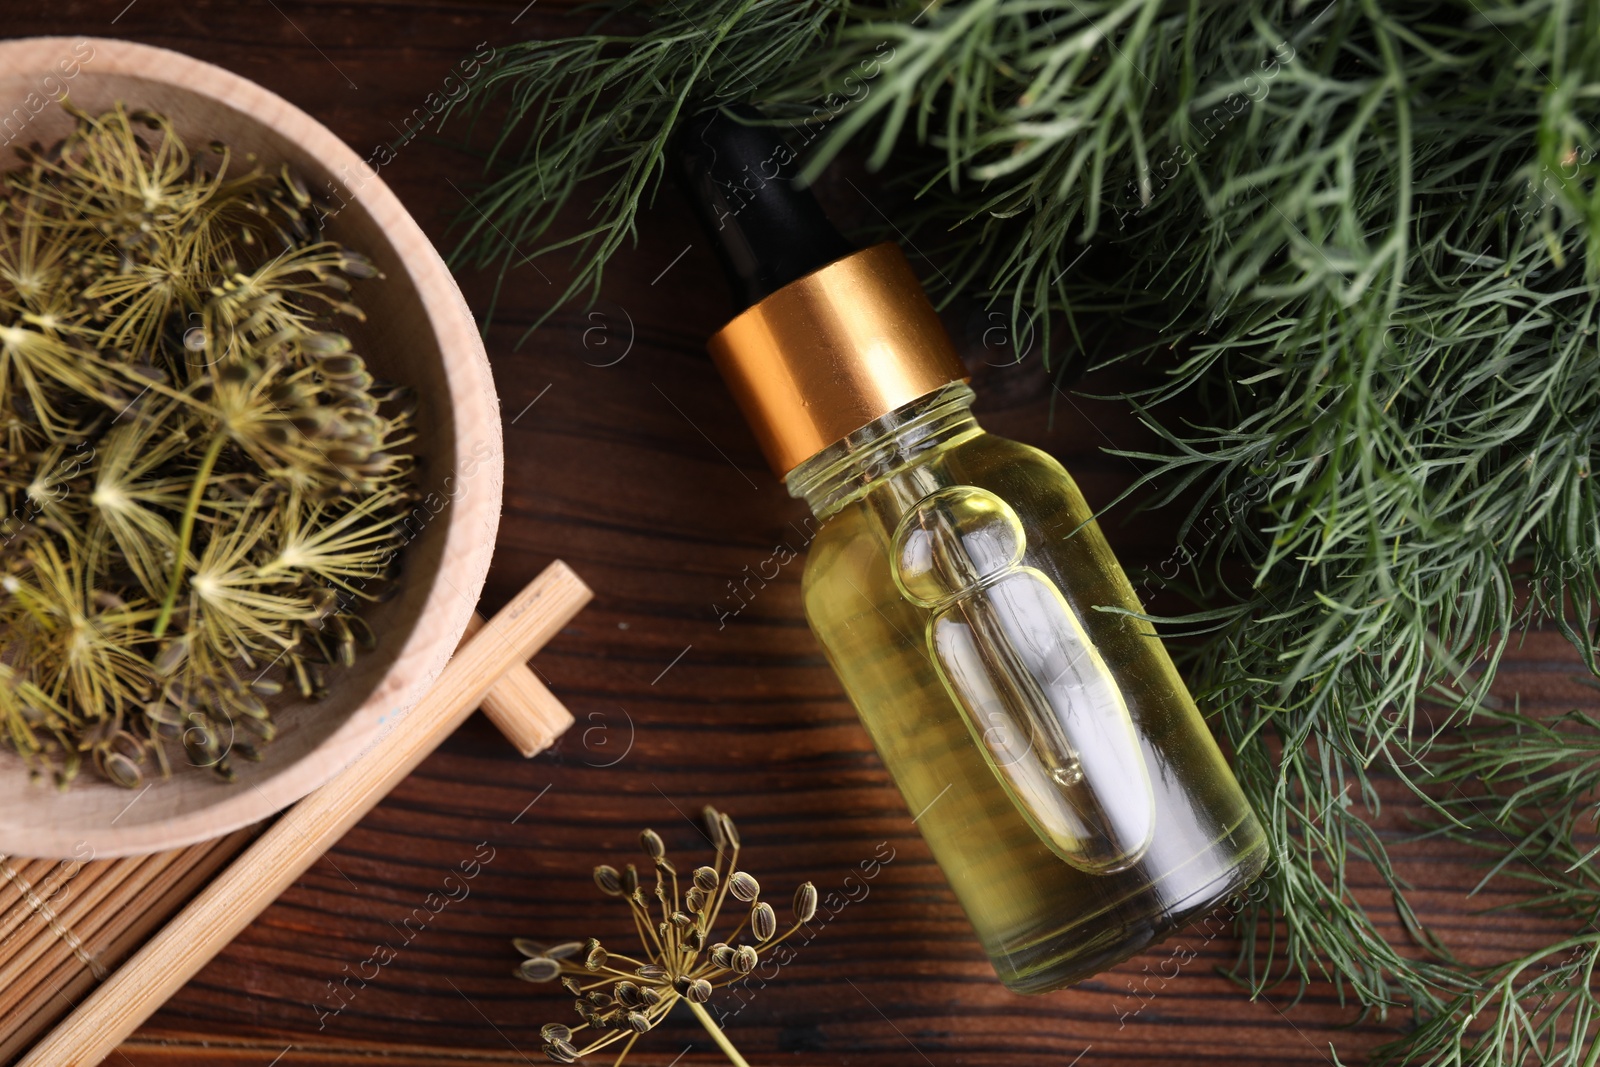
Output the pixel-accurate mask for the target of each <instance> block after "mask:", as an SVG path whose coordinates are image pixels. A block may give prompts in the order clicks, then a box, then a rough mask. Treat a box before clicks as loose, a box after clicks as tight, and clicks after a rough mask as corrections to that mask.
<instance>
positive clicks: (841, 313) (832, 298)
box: [707, 242, 968, 478]
mask: <svg viewBox="0 0 1600 1067" xmlns="http://www.w3.org/2000/svg"><path fill="white" fill-rule="evenodd" d="M707 347H708V348H709V349H710V350H711V357H712V359H713V360H715V361H716V364H717V369H718V370H720V371H721V372H722V377H723V378H724V379H725V380H726V381H727V383H728V388H729V389H730V390H731V391H732V392H733V396H734V399H735V400H737V401H738V403H739V407H740V409H741V410H743V412H744V415H745V418H746V419H748V420H749V422H750V426H751V428H752V429H753V430H754V431H755V434H756V438H757V440H758V441H759V442H760V444H761V450H762V451H763V452H764V453H765V454H766V457H767V461H768V462H769V463H771V464H772V469H773V470H774V471H776V472H777V473H778V475H779V476H780V477H783V478H787V477H788V476H789V472H790V471H792V470H794V469H795V468H796V467H798V466H799V465H800V464H801V463H804V462H805V461H806V460H808V459H810V458H811V457H812V456H814V455H816V454H817V453H818V452H821V451H822V450H823V449H825V448H827V447H828V446H829V445H831V444H833V443H834V442H835V441H838V440H840V439H841V438H843V437H846V436H848V435H849V434H851V433H854V432H855V431H856V430H859V429H861V427H863V426H865V425H867V424H868V423H870V422H872V421H874V420H875V419H879V418H882V417H883V416H884V415H887V414H888V413H889V412H891V411H894V410H895V409H896V408H899V407H901V406H903V405H905V404H908V403H910V402H911V401H913V400H916V399H917V398H918V397H922V396H926V395H927V394H929V393H931V392H933V391H934V390H936V389H939V388H941V387H943V386H945V385H948V384H949V383H951V382H956V381H965V380H967V378H968V375H967V372H966V370H965V368H963V367H962V365H961V359H960V357H958V356H957V355H956V351H955V348H954V347H953V346H952V345H951V344H950V337H949V335H948V334H946V333H945V329H944V325H943V324H942V323H941V322H940V321H939V316H938V314H937V313H936V312H935V311H934V310H933V305H932V304H930V303H929V302H928V297H927V294H926V293H924V292H923V291H922V285H921V283H920V282H918V281H917V275H916V272H915V271H913V270H912V269H911V264H910V263H908V262H906V257H905V254H904V253H903V252H901V251H900V247H899V246H898V245H896V244H894V243H893V242H886V243H884V244H880V245H874V246H872V247H871V248H866V249H862V250H861V251H860V252H854V253H851V254H850V255H848V256H845V257H844V258H843V259H838V260H835V261H834V262H832V263H830V264H828V265H827V266H826V267H823V268H821V269H820V270H816V271H813V272H812V273H810V274H807V275H806V276H805V277H803V278H798V279H796V280H795V281H793V282H790V283H789V284H788V285H786V286H784V287H783V288H782V289H779V290H778V291H777V292H775V293H772V294H771V295H769V296H767V297H764V298H763V299H761V300H759V301H757V302H756V303H755V304H753V305H751V306H750V307H748V308H746V309H745V310H744V311H743V312H741V313H740V314H739V316H738V317H737V318H735V319H734V320H733V321H732V322H730V323H728V325H726V326H724V327H723V328H722V329H721V330H719V331H718V332H717V333H716V334H715V335H713V336H712V338H711V340H710V341H709V342H708V344H707Z"/></svg>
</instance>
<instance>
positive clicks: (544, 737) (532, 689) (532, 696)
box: [461, 614, 572, 759]
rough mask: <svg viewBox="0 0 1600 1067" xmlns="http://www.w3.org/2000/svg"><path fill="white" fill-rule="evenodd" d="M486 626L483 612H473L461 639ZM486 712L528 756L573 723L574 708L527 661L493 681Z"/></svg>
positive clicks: (519, 749)
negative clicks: (568, 705)
mask: <svg viewBox="0 0 1600 1067" xmlns="http://www.w3.org/2000/svg"><path fill="white" fill-rule="evenodd" d="M483 627H484V621H483V616H482V615H478V614H474V615H473V616H472V618H471V620H470V621H468V623H467V633H466V636H465V637H463V638H462V639H461V643H462V644H463V645H464V644H466V643H467V642H468V641H470V640H472V638H473V637H474V636H475V635H476V634H477V632H478V631H479V630H481V629H483ZM483 713H484V714H485V715H487V716H489V721H490V722H492V723H494V724H495V726H497V727H499V728H500V732H501V733H503V734H505V735H506V740H508V741H510V742H511V743H512V744H513V745H515V746H516V748H517V751H518V752H520V753H522V755H523V757H524V758H526V759H532V758H533V757H534V756H537V755H538V754H539V753H541V752H543V751H544V750H545V749H547V748H549V747H550V745H551V743H552V742H554V741H555V739H556V738H558V737H560V736H561V735H562V734H564V733H566V732H567V728H568V727H570V726H571V725H572V712H570V711H568V710H567V709H566V706H565V705H563V704H562V703H561V701H559V700H557V699H556V695H555V694H554V693H552V692H550V690H549V688H547V687H546V686H545V684H544V683H543V682H541V681H540V680H539V676H538V675H537V674H534V673H533V670H532V669H531V668H529V666H528V665H527V664H526V663H519V664H517V665H516V666H515V667H513V668H511V669H510V670H509V671H507V672H506V673H505V675H504V676H503V677H502V678H501V679H500V680H499V681H498V682H495V683H494V688H493V689H491V690H489V695H488V696H486V697H484V698H483Z"/></svg>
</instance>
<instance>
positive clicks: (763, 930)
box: [750, 900, 778, 941]
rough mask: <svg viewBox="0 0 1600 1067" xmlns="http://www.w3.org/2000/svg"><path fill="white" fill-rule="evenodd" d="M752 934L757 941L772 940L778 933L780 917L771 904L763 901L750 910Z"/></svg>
mask: <svg viewBox="0 0 1600 1067" xmlns="http://www.w3.org/2000/svg"><path fill="white" fill-rule="evenodd" d="M750 932H751V933H752V934H754V935H755V938H756V940H757V941H771V940H772V938H773V935H775V934H776V933H777V932H778V916H777V914H776V913H775V912H774V911H773V910H772V905H771V904H768V903H767V902H766V901H764V900H763V901H760V902H759V903H757V904H756V905H755V907H753V908H751V909H750Z"/></svg>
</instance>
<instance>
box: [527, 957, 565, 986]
mask: <svg viewBox="0 0 1600 1067" xmlns="http://www.w3.org/2000/svg"><path fill="white" fill-rule="evenodd" d="M519 970H520V973H521V976H522V977H523V978H526V979H527V980H528V981H530V982H553V981H555V980H556V979H557V978H559V977H561V964H560V962H559V961H557V960H553V959H551V958H550V957H548V956H534V957H533V958H532V959H526V960H523V961H522V966H521V968H520V969H519Z"/></svg>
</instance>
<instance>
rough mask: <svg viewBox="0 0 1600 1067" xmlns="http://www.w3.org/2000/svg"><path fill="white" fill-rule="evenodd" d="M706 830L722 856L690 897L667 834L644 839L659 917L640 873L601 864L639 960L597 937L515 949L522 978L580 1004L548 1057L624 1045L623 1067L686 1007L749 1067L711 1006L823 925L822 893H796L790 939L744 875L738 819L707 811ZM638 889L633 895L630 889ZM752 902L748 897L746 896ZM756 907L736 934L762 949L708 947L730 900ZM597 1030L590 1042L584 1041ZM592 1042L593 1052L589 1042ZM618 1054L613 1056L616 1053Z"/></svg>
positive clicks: (559, 1059) (561, 1058)
mask: <svg viewBox="0 0 1600 1067" xmlns="http://www.w3.org/2000/svg"><path fill="white" fill-rule="evenodd" d="M706 826H707V828H708V830H710V829H711V828H715V832H714V833H710V834H709V835H708V836H710V837H711V839H712V841H713V844H714V847H715V848H716V856H715V859H714V860H713V862H712V863H711V864H710V865H709V866H703V867H697V868H696V869H695V871H694V875H693V884H692V885H691V886H689V887H688V888H687V891H686V892H681V891H680V889H681V887H680V886H679V883H678V876H677V873H676V871H675V869H674V868H673V866H672V865H671V863H670V862H667V860H666V845H665V843H664V842H662V840H661V837H660V835H658V834H656V833H655V832H654V831H651V830H646V831H644V833H643V834H641V835H640V842H641V843H642V845H643V847H644V850H645V852H646V853H647V854H649V855H650V857H651V859H652V860H654V861H655V864H656V881H655V886H654V889H655V896H656V898H657V899H658V901H659V905H658V907H659V911H658V910H655V909H654V908H652V907H651V906H650V905H647V904H646V903H645V901H646V899H647V898H646V896H645V894H644V893H643V892H642V891H641V890H640V889H639V886H638V874H637V872H636V871H635V870H634V868H632V867H631V866H630V867H628V868H627V871H628V874H627V875H626V876H625V875H623V874H619V872H618V871H617V869H616V868H615V867H611V866H609V865H606V864H602V865H601V866H599V867H596V868H595V871H594V880H595V884H596V885H597V886H598V887H599V888H600V890H601V891H602V892H603V893H605V894H606V895H607V896H610V897H618V898H621V899H622V900H624V901H625V902H626V903H627V905H628V909H629V911H630V912H631V915H632V919H633V922H634V926H635V928H636V929H637V930H638V931H639V937H640V948H639V949H638V950H637V951H638V955H637V956H628V955H623V954H622V953H620V952H616V951H613V950H608V949H606V948H604V947H603V946H602V945H601V944H600V942H599V941H598V940H597V939H594V938H590V939H589V940H588V941H586V942H584V943H582V944H581V945H580V944H579V943H577V942H565V943H563V944H559V945H553V946H549V947H546V946H544V945H542V944H540V943H539V942H535V941H529V940H527V939H525V938H516V939H515V940H513V941H512V945H513V946H515V948H516V949H517V951H518V952H520V953H521V954H522V955H523V956H525V957H527V958H526V959H524V960H523V961H522V963H521V965H520V966H519V967H518V969H517V970H516V972H515V973H516V975H517V977H519V978H522V979H525V980H527V981H531V982H548V981H552V980H556V979H559V980H560V982H561V985H562V987H563V988H564V989H565V990H566V991H567V992H568V993H570V994H572V995H573V996H574V997H575V998H577V999H576V1000H575V1002H574V1004H573V1010H574V1011H575V1012H576V1013H577V1015H578V1018H579V1019H580V1020H581V1021H580V1022H579V1024H578V1025H576V1026H571V1027H569V1026H566V1025H564V1024H561V1023H549V1024H547V1025H546V1026H545V1027H543V1028H542V1029H541V1030H540V1035H541V1037H543V1039H544V1042H545V1044H544V1054H545V1056H546V1057H548V1058H549V1059H550V1060H552V1061H554V1062H556V1063H576V1062H579V1061H580V1060H581V1059H582V1057H584V1056H588V1055H590V1054H591V1053H595V1052H599V1051H601V1050H602V1049H608V1048H611V1047H612V1046H613V1045H617V1044H619V1043H620V1048H619V1049H618V1050H617V1053H618V1054H617V1055H615V1056H614V1057H612V1062H613V1063H616V1064H620V1063H621V1062H622V1060H623V1058H625V1057H626V1056H627V1054H628V1052H629V1050H630V1049H632V1047H633V1043H634V1041H636V1040H637V1039H638V1037H639V1035H640V1034H643V1033H645V1032H647V1031H648V1030H650V1029H651V1028H653V1027H654V1026H655V1025H656V1024H657V1023H659V1022H660V1021H661V1020H662V1019H663V1018H665V1017H666V1015H667V1013H668V1012H670V1011H671V1010H672V1008H673V1005H675V1004H677V1003H678V1002H679V1001H682V1002H684V1003H685V1004H687V1005H688V1006H689V1008H690V1010H691V1011H693V1012H694V1013H695V1015H696V1017H697V1018H699V1020H700V1022H701V1024H702V1025H703V1026H705V1027H706V1029H707V1030H708V1031H710V1032H711V1033H712V1034H713V1035H714V1036H715V1037H716V1038H717V1041H718V1044H719V1046H721V1047H722V1048H723V1049H724V1050H725V1051H728V1053H729V1058H730V1059H732V1060H733V1061H734V1062H735V1063H739V1064H742V1063H743V1062H744V1061H743V1060H742V1059H740V1058H738V1055H737V1053H736V1052H733V1051H730V1050H731V1049H732V1045H731V1044H730V1043H728V1041H727V1036H726V1035H725V1034H723V1033H722V1032H721V1030H720V1028H718V1026H717V1024H716V1022H715V1021H714V1020H713V1019H712V1017H711V1015H710V1014H709V1013H708V1012H707V1011H706V1010H705V1008H703V1007H702V1005H704V1004H705V1003H706V1002H707V1001H709V1000H710V999H711V997H712V995H713V994H714V993H715V991H716V990H717V989H719V988H721V987H723V986H727V985H731V984H732V983H734V982H736V981H739V980H740V979H741V978H743V977H744V976H745V975H748V974H750V973H751V972H752V971H754V970H755V969H756V966H757V965H758V964H759V963H760V961H761V957H762V953H765V952H767V951H769V950H770V949H771V948H772V947H774V946H776V945H778V944H780V943H782V942H783V941H784V940H785V939H786V938H788V937H789V936H790V935H791V934H793V933H794V932H795V931H797V930H799V929H800V928H801V927H802V926H803V925H804V924H805V923H806V922H809V921H810V919H811V918H812V917H813V916H815V914H816V909H817V890H816V887H815V886H813V885H812V884H811V883H810V882H806V883H804V884H803V885H801V886H800V887H799V888H798V889H797V890H796V891H795V896H794V900H795V904H794V910H795V918H796V921H795V923H794V925H793V926H791V927H789V929H787V930H785V931H783V932H782V933H781V934H780V933H778V930H777V915H776V913H775V912H774V911H773V909H772V905H770V904H768V903H766V902H765V901H759V900H757V899H756V898H757V897H758V896H759V895H760V892H761V887H760V884H759V883H758V882H757V881H756V879H755V878H754V877H752V876H751V875H749V874H747V873H745V872H743V871H739V870H737V869H736V864H737V863H738V860H739V835H738V830H737V829H736V828H735V826H734V824H733V820H732V819H730V818H728V817H727V816H726V815H723V814H722V813H721V812H718V811H716V810H715V809H714V808H709V807H708V808H706ZM630 881H631V883H632V888H631V889H630V888H627V887H628V885H629V883H630ZM741 894H744V895H741ZM730 896H731V897H733V898H735V899H737V900H741V901H744V902H746V903H749V902H752V901H753V902H754V903H753V904H752V906H751V908H750V911H749V913H748V915H747V916H746V917H745V919H744V920H743V921H741V922H740V923H739V925H738V927H737V928H736V929H735V930H734V937H735V938H737V936H738V935H739V934H740V933H741V932H742V931H744V929H745V927H746V925H747V924H748V925H749V927H750V931H751V934H752V936H753V937H754V938H755V939H756V941H757V942H758V943H759V944H749V943H737V942H733V943H730V942H724V941H718V942H715V943H713V944H712V945H711V947H710V949H709V951H708V950H707V949H706V944H707V942H708V941H709V940H710V934H711V931H712V930H713V928H714V927H715V926H716V923H717V920H718V918H719V916H720V915H721V911H722V906H723V904H724V903H725V902H726V901H727V900H728V898H729V897H730ZM585 1031H588V1033H585ZM584 1041H587V1044H582V1042H584ZM608 1055H609V1054H608Z"/></svg>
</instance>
